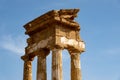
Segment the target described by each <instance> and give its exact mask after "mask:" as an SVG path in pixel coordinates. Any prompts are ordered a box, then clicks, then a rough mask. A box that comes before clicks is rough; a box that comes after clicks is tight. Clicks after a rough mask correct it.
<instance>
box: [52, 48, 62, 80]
mask: <svg viewBox="0 0 120 80" xmlns="http://www.w3.org/2000/svg"><path fill="white" fill-rule="evenodd" d="M52 80H63V79H62V49H56V48H54V49H53V50H52Z"/></svg>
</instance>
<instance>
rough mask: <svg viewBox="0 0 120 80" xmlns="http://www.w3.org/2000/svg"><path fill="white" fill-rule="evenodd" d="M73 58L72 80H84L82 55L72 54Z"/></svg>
mask: <svg viewBox="0 0 120 80" xmlns="http://www.w3.org/2000/svg"><path fill="white" fill-rule="evenodd" d="M70 56H71V80H82V76H81V66H80V53H70Z"/></svg>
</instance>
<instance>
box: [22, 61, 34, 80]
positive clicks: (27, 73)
mask: <svg viewBox="0 0 120 80" xmlns="http://www.w3.org/2000/svg"><path fill="white" fill-rule="evenodd" d="M23 80H32V61H25V62H24V76H23Z"/></svg>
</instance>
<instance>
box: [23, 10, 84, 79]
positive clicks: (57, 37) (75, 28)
mask: <svg viewBox="0 0 120 80" xmlns="http://www.w3.org/2000/svg"><path fill="white" fill-rule="evenodd" d="M78 12H79V9H61V10H52V11H49V12H47V13H46V14H44V15H42V16H40V17H38V18H36V19H34V20H33V21H31V22H29V23H27V24H26V25H25V26H24V28H25V29H26V32H25V34H27V35H29V38H28V39H27V43H28V46H27V47H26V48H25V55H24V56H22V57H21V58H22V59H23V60H24V75H23V80H32V61H33V59H34V57H35V56H37V58H38V62H37V80H47V71H46V57H47V55H49V53H50V50H52V75H51V76H52V80H63V78H62V76H63V74H62V50H63V49H67V50H68V51H69V53H70V56H71V57H70V58H71V75H70V76H71V80H82V79H81V67H80V54H81V53H82V52H84V50H85V44H84V42H83V41H82V40H81V38H80V36H79V31H80V26H79V24H78V23H77V22H75V20H74V18H75V17H77V13H78Z"/></svg>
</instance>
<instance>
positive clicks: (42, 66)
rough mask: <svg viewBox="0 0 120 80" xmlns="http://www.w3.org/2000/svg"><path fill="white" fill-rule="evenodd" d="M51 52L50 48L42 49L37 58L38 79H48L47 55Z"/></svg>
mask: <svg viewBox="0 0 120 80" xmlns="http://www.w3.org/2000/svg"><path fill="white" fill-rule="evenodd" d="M48 54H49V51H48V50H42V51H40V54H39V55H38V60H37V80H47V70H46V57H47V55H48Z"/></svg>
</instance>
